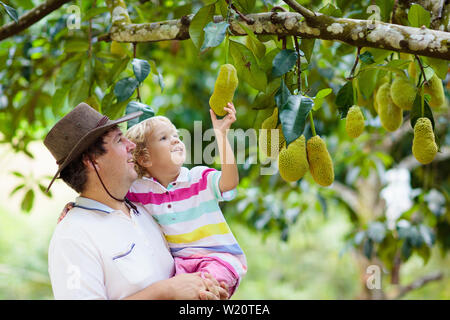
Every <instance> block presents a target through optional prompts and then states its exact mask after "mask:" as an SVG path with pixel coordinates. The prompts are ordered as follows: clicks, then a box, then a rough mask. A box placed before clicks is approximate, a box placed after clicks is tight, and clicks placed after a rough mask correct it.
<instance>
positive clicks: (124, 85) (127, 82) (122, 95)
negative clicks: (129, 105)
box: [114, 77, 139, 102]
mask: <svg viewBox="0 0 450 320" xmlns="http://www.w3.org/2000/svg"><path fill="white" fill-rule="evenodd" d="M138 86H139V82H138V81H137V80H136V78H133V77H128V78H123V79H121V80H119V81H118V82H117V83H116V85H115V86H114V95H115V96H116V97H117V102H122V101H125V100H127V99H129V98H130V97H131V96H132V95H133V92H134V90H136V88H137V87H138Z"/></svg>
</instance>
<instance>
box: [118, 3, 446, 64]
mask: <svg viewBox="0 0 450 320" xmlns="http://www.w3.org/2000/svg"><path fill="white" fill-rule="evenodd" d="M114 11H115V12H116V14H113V21H112V27H111V30H110V38H111V39H112V40H114V41H119V42H153V41H167V40H186V39H189V26H190V23H191V21H192V18H193V16H194V15H188V16H184V17H182V18H181V19H179V20H167V21H161V22H154V23H142V24H130V23H127V18H128V14H126V11H125V10H124V8H122V7H116V8H114ZM125 14H126V15H125ZM247 17H248V18H249V19H253V20H254V23H252V24H247V23H246V22H245V21H244V20H242V19H239V18H238V19H231V20H230V32H231V33H232V34H233V35H236V36H245V35H246V34H247V33H246V32H245V30H243V29H242V28H241V27H240V26H239V24H238V22H239V23H241V24H243V25H246V27H248V28H249V29H250V30H252V31H253V32H254V33H255V34H257V35H258V34H259V35H277V36H280V37H283V36H292V35H295V36H299V37H301V38H315V39H323V40H337V41H341V42H344V43H347V44H349V45H351V46H355V47H371V48H379V49H386V50H392V51H398V52H407V53H411V54H417V55H421V56H428V57H434V58H440V59H444V60H450V51H449V44H450V33H449V32H445V31H439V30H432V29H427V28H424V27H423V28H413V27H407V26H403V25H397V24H389V23H385V22H373V21H369V20H357V19H345V18H334V17H330V16H326V15H323V14H320V13H315V16H314V17H313V18H312V17H311V16H309V17H308V19H307V20H306V19H304V17H303V15H301V14H299V13H296V12H265V13H257V14H249V15H247ZM220 21H223V18H222V16H215V17H214V22H220Z"/></svg>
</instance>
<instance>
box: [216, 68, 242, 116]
mask: <svg viewBox="0 0 450 320" xmlns="http://www.w3.org/2000/svg"><path fill="white" fill-rule="evenodd" d="M237 86H238V77H237V72H236V68H235V67H234V66H233V65H232V64H223V65H221V66H220V70H219V75H218V76H217V80H216V84H215V85H214V92H213V94H212V96H211V98H209V106H210V107H211V109H212V110H213V111H214V113H215V114H217V115H218V116H224V115H226V114H227V112H226V111H225V110H223V108H225V107H226V106H227V103H228V102H231V101H233V96H234V91H235V90H236V88H237Z"/></svg>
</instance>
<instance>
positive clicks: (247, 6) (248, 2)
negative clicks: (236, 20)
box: [234, 0, 256, 13]
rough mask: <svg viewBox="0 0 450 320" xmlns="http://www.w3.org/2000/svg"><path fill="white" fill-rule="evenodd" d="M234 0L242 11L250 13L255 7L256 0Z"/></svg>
mask: <svg viewBox="0 0 450 320" xmlns="http://www.w3.org/2000/svg"><path fill="white" fill-rule="evenodd" d="M234 2H235V3H236V4H237V5H238V6H239V7H240V8H241V9H242V11H243V12H244V13H250V12H251V11H252V10H253V8H254V7H255V3H256V0H235V1H234Z"/></svg>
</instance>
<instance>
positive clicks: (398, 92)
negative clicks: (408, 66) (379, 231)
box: [391, 76, 417, 110]
mask: <svg viewBox="0 0 450 320" xmlns="http://www.w3.org/2000/svg"><path fill="white" fill-rule="evenodd" d="M416 93H417V90H416V86H415V85H414V84H413V83H411V81H409V80H408V79H407V78H406V77H401V76H400V77H396V78H395V79H394V81H393V82H392V84H391V97H392V101H394V103H395V105H396V106H397V107H399V108H401V109H405V110H411V108H412V106H413V104H414V99H415V98H416Z"/></svg>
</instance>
